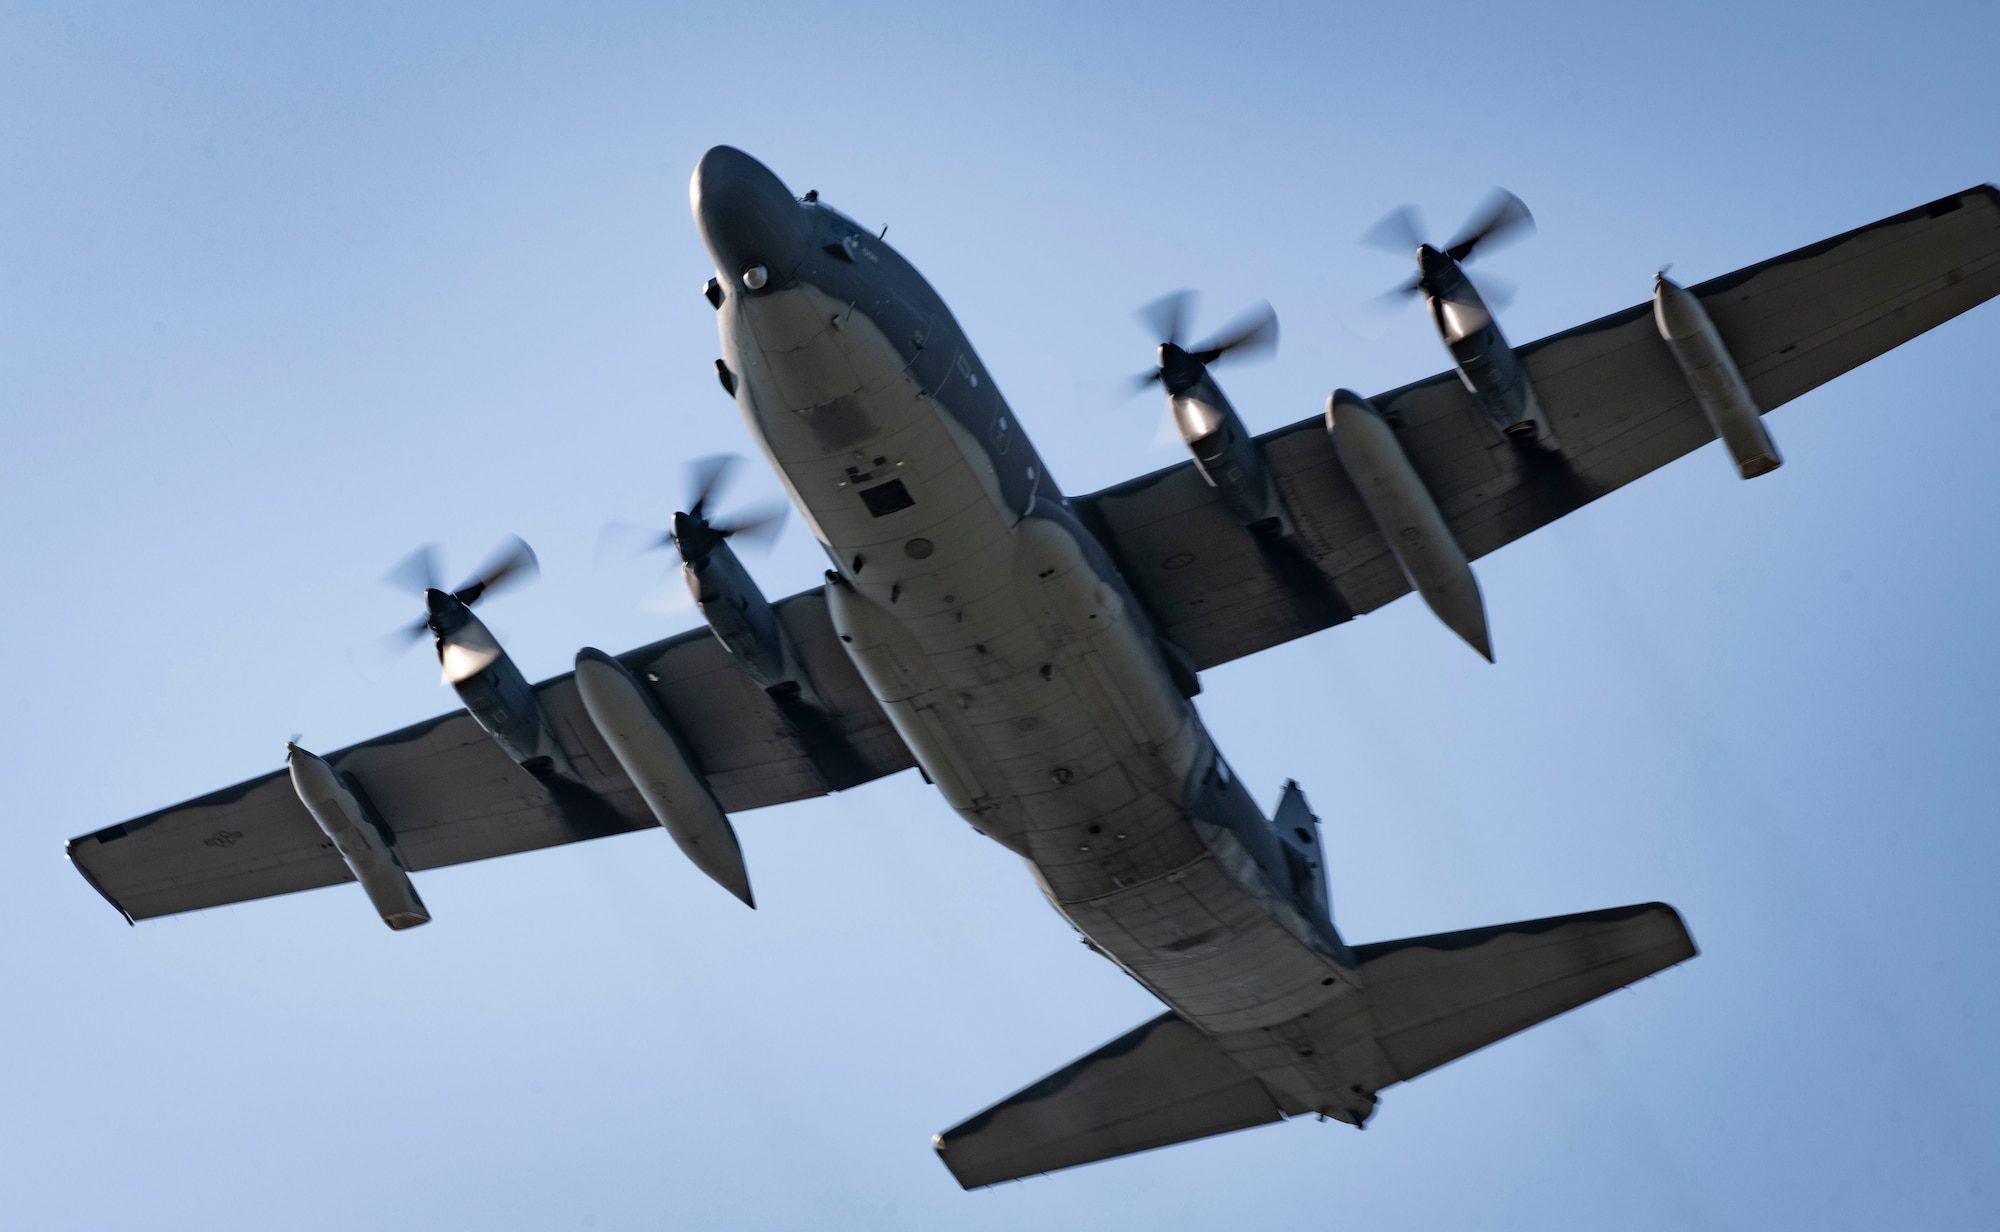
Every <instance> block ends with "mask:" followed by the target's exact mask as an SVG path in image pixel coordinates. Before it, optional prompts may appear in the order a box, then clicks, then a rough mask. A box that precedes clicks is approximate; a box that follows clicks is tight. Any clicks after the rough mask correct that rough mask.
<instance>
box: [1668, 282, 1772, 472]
mask: <svg viewBox="0 0 2000 1232" xmlns="http://www.w3.org/2000/svg"><path fill="white" fill-rule="evenodd" d="M1653 323H1654V324H1656V325H1658V326H1659V328H1660V337H1661V338H1662V339H1664V340H1665V341H1666V344H1667V349H1668V350H1669V351H1671V352H1673V356H1674V362H1675V363H1676V364H1678V365H1680V370H1681V375H1683V376H1685V377H1686V378H1687V383H1688V388H1689V389H1692V390H1693V391H1694V399H1695V401H1696V402H1699V403H1701V409H1702V413H1703V414H1705V415H1707V416H1708V425H1709V427H1711V428H1714V429H1715V434H1716V435H1717V436H1719V437H1721V438H1722V443H1723V445H1724V446H1725V447H1727V448H1728V450H1729V456H1730V457H1731V458H1734V459H1735V460H1736V473H1737V474H1739V475H1741V476H1742V477H1743V478H1745V479H1755V478H1756V477H1757V476H1759V475H1768V474H1770V473H1771V472H1772V471H1774V470H1777V469H1778V468H1779V467H1780V466H1782V465H1784V459H1783V458H1781V457H1779V456H1778V446H1777V444H1776V443H1775V442H1773V441H1772V440H1771V433H1770V432H1769V430H1767V429H1766V428H1765V427H1764V417H1763V415H1762V414H1761V413H1760V412H1759V411H1758V410H1757V400H1756V399H1755V398H1753V397H1751V396H1750V387H1749V386H1748V385H1746V384H1744V383H1743V374H1742V373H1741V372H1739V371H1737V368H1736V360H1735V358H1734V357H1733V356H1731V355H1730V353H1729V348H1728V347H1726V346H1724V345H1723V344H1722V335H1721V334H1719V333H1717V332H1716V330H1715V323H1714V322H1713V321H1711V320H1709V319H1708V311H1707V309H1705V308H1703V307H1702V306H1701V301H1700V300H1699V299H1697V298H1695V296H1694V295H1692V294H1690V293H1689V292H1688V291H1686V290H1684V289H1683V288H1681V287H1680V286H1677V285H1676V284H1674V283H1673V282H1671V281H1669V280H1668V278H1667V276H1666V275H1665V274H1657V275H1655V276H1654V278H1653Z"/></svg>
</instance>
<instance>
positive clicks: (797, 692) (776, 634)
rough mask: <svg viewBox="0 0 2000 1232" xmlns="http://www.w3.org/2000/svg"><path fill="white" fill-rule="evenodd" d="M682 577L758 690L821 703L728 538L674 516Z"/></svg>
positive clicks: (696, 521) (693, 520)
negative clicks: (755, 683)
mask: <svg viewBox="0 0 2000 1232" xmlns="http://www.w3.org/2000/svg"><path fill="white" fill-rule="evenodd" d="M674 543H675V545H676V546H677V547H678V548H679V550H680V554H681V577H682V579H683V580H685V581H686V582H687V587H688V592H689V593H690V594H692V595H693V596H694V602H695V606H696V607H697V608H699V609H700V610H701V616H702V619H703V620H705V621H707V622H708V627H709V628H710V629H711V630H712V631H713V632H714V633H715V636H716V638H717V640H719V641H720V642H721V643H722V644H723V645H724V646H726V647H728V648H729V654H730V657H731V658H733V659H735V660H736V665H737V666H738V667H740V668H742V669H743V672H744V674H745V675H747V676H749V677H750V679H752V680H754V681H756V682H757V685H758V687H760V688H762V689H763V690H764V691H765V692H767V693H771V694H773V695H774V696H777V695H784V694H790V695H794V696H798V697H801V698H803V699H805V700H806V701H809V702H814V703H817V702H818V694H817V693H815V692H814V690H813V686H812V679H811V677H809V676H807V674H806V669H805V665H804V664H802V663H800V662H799V656H798V651H797V650H796V649H795V648H794V647H793V645H792V639H791V636H790V635H789V634H787V633H786V632H785V626H784V623H783V622H782V621H780V620H779V619H778V613H777V610H776V609H774V608H773V607H772V606H771V602H770V600H768V599H766V598H765V597H764V592H763V591H762V590H761V589H759V588H758V586H757V583H756V582H755V581H754V580H753V579H752V578H751V577H750V572H749V570H747V569H745V568H744V567H743V562H742V561H740V560H738V559H737V558H736V552H735V549H733V548H731V547H730V546H729V541H728V539H727V537H726V536H725V535H724V534H722V533H720V532H717V531H715V530H714V529H712V528H710V527H709V525H708V524H707V523H706V522H703V521H701V520H699V519H698V518H693V517H690V516H688V515H687V514H682V513H677V514H675V515H674Z"/></svg>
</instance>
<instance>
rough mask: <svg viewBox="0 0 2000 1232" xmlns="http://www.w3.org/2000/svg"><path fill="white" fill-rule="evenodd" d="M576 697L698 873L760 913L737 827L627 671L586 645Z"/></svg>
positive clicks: (676, 735) (579, 662) (578, 657)
mask: <svg viewBox="0 0 2000 1232" xmlns="http://www.w3.org/2000/svg"><path fill="white" fill-rule="evenodd" d="M576 691H577V694H578V695H579V696H580V697H582V699H583V708H584V710H586V711H587V712H589V714H590V721H591V722H592V723H593V724H595V725H596V727H597V732H598V734H599V735H601V736H603V737H604V743H605V744H607V745H609V746H610V748H611V754H612V756H614V757H616V758H617V759H618V765H619V766H620V767H621V768H622V769H623V770H624V771H625V775H626V777H627V778H629V779H631V780H632V785H633V786H634V787H637V788H638V789H639V795H640V796H641V797H642V798H643V799H644V800H645V801H646V807H647V808H648V809H649V810H651V811H652V814H653V817H654V819H655V820H657V821H658V822H659V823H660V826H661V828H663V829H665V830H666V832H667V833H668V834H671V835H672V836H673V839H674V842H675V843H676V844H677V845H678V846H679V847H680V849H681V851H682V852H683V853H684V854H685V855H686V856H687V858H688V859H690V860H692V861H694V865H695V867H696V868H699V869H700V870H701V871H702V872H704V873H707V874H708V875H709V876H710V877H711V878H713V879H714V880H715V882H716V883H717V884H718V885H720V886H721V887H722V888H723V889H725V890H728V891H729V892H730V893H731V894H734V895H735V896H736V897H738V898H740V899H742V900H743V901H744V903H745V904H746V905H748V906H751V907H755V906H756V905H757V903H756V900H755V898H754V897H752V895H751V893H750V874H749V871H748V870H747V869H746V868H745V867H744V864H743V847H742V844H740V843H739V842H737V840H736V830H735V827H733V826H731V825H730V824H729V817H728V816H727V815H726V814H725V813H723V811H722V806H721V805H720V804H718V803H717V802H716V799H715V793H714V792H712V791H710V790H709V786H708V780H707V779H706V778H704V777H702V774H701V771H699V770H697V769H695V766H694V761H693V759H692V758H690V757H689V756H688V752H687V746H686V745H685V744H684V743H683V742H682V740H681V737H680V733H679V732H677V731H675V730H674V727H673V724H672V723H671V722H670V721H668V719H667V717H666V716H665V715H663V714H661V713H660V711H659V708H658V707H657V706H655V705H654V704H653V699H652V697H651V696H650V695H649V694H648V693H647V692H646V689H645V686H644V685H642V684H640V683H639V681H638V680H637V679H636V678H635V677H634V676H633V675H632V673H631V672H629V671H627V670H626V668H625V665H624V664H622V663H620V662H619V661H618V660H616V659H614V658H612V657H611V656H610V655H608V654H605V653H604V652H603V651H601V650H597V649H594V648H592V647H589V646H586V647H584V648H583V649H582V650H579V651H577V652H576Z"/></svg>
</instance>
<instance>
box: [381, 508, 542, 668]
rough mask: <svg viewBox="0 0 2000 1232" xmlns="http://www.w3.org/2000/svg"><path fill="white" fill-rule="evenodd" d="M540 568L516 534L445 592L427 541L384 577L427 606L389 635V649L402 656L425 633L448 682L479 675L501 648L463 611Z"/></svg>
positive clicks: (434, 550) (433, 548) (433, 551)
mask: <svg viewBox="0 0 2000 1232" xmlns="http://www.w3.org/2000/svg"><path fill="white" fill-rule="evenodd" d="M540 571H541V565H540V562H538V561H537V560H536V559H535V551H534V549H533V548H531V547H529V546H528V545H527V544H526V543H525V542H523V541H522V540H521V539H520V538H519V537H518V536H515V537H513V538H511V539H509V540H508V541H507V542H505V543H502V544H501V545H500V547H499V548H498V549H497V550H495V551H494V553H493V555H492V556H491V557H489V558H488V559H487V561H486V564H485V565H483V566H481V568H480V569H479V571H478V572H477V573H475V574H473V575H472V577H471V578H470V579H468V580H467V581H466V582H464V583H463V584H462V585H460V586H459V587H458V588H457V589H456V590H449V591H448V590H445V589H444V587H443V585H442V584H441V583H440V582H439V581H438V577H439V576H440V575H439V573H438V559H437V546H436V545H435V544H429V543H427V544H425V545H424V546H423V547H420V548H418V549H417V550H416V551H414V552H412V553H411V554H410V555H409V557H408V558H407V559H405V560H404V561H403V563H402V564H400V565H397V566H396V567H395V568H394V569H391V570H390V571H389V572H388V574H387V575H386V576H384V577H383V579H382V580H383V581H385V582H387V583H389V584H390V585H391V586H394V587H396V588H397V589H399V590H407V591H410V592H412V593H413V594H416V595H417V596H418V597H420V598H421V599H423V601H424V608H425V614H424V615H423V616H421V617H419V618H418V619H417V620H416V621H415V622H413V623H411V624H408V625H405V626H403V627H402V628H400V629H398V630H396V631H395V632H394V633H392V634H390V635H389V637H388V639H387V641H388V643H389V646H388V649H389V650H391V651H393V652H394V653H396V654H401V653H403V652H405V651H407V650H409V648H410V647H411V646H413V645H415V644H416V643H417V642H418V641H419V640H420V639H421V638H422V637H423V635H424V634H425V633H429V634H431V635H432V636H433V637H435V638H436V639H437V647H438V659H439V661H441V662H442V663H443V664H444V669H445V680H446V682H447V683H449V684H457V683H458V682H459V681H461V680H465V679H467V678H469V677H471V676H475V675H478V674H479V673H480V672H482V671H484V670H485V669H486V667H487V665H488V664H490V663H492V662H493V660H495V659H497V658H499V657H500V647H499V646H498V645H497V644H495V643H494V641H493V639H492V636H491V634H489V633H487V631H486V628H485V626H484V625H483V624H481V623H480V622H479V621H478V620H476V619H472V618H471V614H470V613H469V612H466V611H465V609H466V608H469V607H471V606H472V605H473V604H475V603H477V602H479V600H480V599H482V598H484V597H485V596H486V595H489V594H491V593H493V592H494V591H495V590H498V589H500V588H501V587H503V586H507V585H511V584H518V583H520V582H525V581H529V580H532V579H533V578H534V577H535V575H536V574H537V573H539V572H540Z"/></svg>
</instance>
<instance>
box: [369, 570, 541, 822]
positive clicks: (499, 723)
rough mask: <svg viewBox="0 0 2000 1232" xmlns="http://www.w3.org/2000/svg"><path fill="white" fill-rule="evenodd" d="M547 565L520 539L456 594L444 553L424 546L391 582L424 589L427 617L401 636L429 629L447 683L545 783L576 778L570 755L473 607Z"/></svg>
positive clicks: (503, 745)
mask: <svg viewBox="0 0 2000 1232" xmlns="http://www.w3.org/2000/svg"><path fill="white" fill-rule="evenodd" d="M539 569H540V565H539V563H538V562H537V561H536V560H535V553H534V550H533V549H532V548H530V547H529V546H528V545H527V544H526V543H523V542H522V541H521V540H520V539H518V538H516V539H514V540H512V541H511V542H509V543H504V544H502V545H501V546H500V550H499V551H497V552H496V553H494V555H493V557H492V558H491V559H490V560H488V561H487V563H486V566H485V567H484V568H482V569H481V570H480V571H479V572H478V573H476V574H474V575H473V576H472V578H471V580H469V581H467V582H466V583H465V584H464V585H462V586H460V587H458V588H457V589H456V590H446V589H444V588H443V587H442V586H440V585H439V584H438V581H437V577H438V570H437V553H436V550H435V549H433V548H432V547H430V546H428V545H427V546H425V547H421V548H418V549H417V551H416V552H415V553H413V554H412V555H411V556H410V558H409V559H408V560H405V561H404V562H403V563H402V564H401V565H398V566H397V567H396V568H395V569H394V570H392V571H391V572H390V573H389V576H388V577H387V578H385V579H384V580H385V581H387V582H389V583H391V584H392V585H398V586H403V587H406V588H408V589H411V590H415V591H417V592H419V593H420V594H421V595H422V596H423V600H424V615H423V616H422V617H421V618H420V619H418V620H417V621H416V622H415V623H414V624H411V625H408V626H406V627H405V628H403V629H402V630H399V631H398V633H397V634H396V636H397V637H398V638H400V639H404V640H405V641H409V642H413V641H415V640H417V639H418V638H421V637H422V636H423V635H424V634H425V633H426V632H428V633H429V634H430V635H431V637H432V639H433V640H434V641H435V643H436V645H437V656H438V666H439V667H440V668H441V669H442V671H443V677H444V680H443V682H444V683H445V684H448V685H450V686H451V687H452V690H453V691H454V692H456V693H457V694H458V697H459V700H460V701H462V702H464V703H465V709H466V711H467V712H468V713H470V714H471V715H472V717H473V720H474V721H475V722H477V723H478V724H479V726H480V727H481V728H483V729H484V730H485V731H486V734H487V735H489V736H491V737H493V740H494V743H496V744H498V745H499V746H500V747H501V748H502V749H504V750H506V752H507V756H509V757H511V758H513V759H514V761H515V763H516V764H517V765H519V766H520V767H521V768H522V769H524V770H526V771H528V772H529V773H531V774H533V775H535V776H536V777H538V778H545V777H547V776H548V775H550V774H558V775H561V776H562V777H564V778H566V779H569V780H571V781H572V782H574V781H576V778H577V775H576V771H575V770H574V769H573V768H572V767H571V766H570V763H569V755H568V754H566V753H564V752H563V747H562V745H561V744H559V743H558V742H557V741H556V738H555V732H554V730H553V729H552V728H551V727H550V725H549V721H548V717H547V716H546V715H545V714H543V713H542V707H541V703H540V702H538V701H537V700H536V699H535V690H534V688H533V687H532V686H531V685H529V683H528V679H527V677H525V676H523V675H522V674H521V669H520V668H518V667H516V666H515V665H514V660H513V659H511V658H509V657H508V655H507V652H506V651H505V650H502V649H501V648H500V643H499V641H498V639H496V638H495V637H494V636H493V631H492V630H490V629H488V628H487V627H486V622H485V621H483V620H481V619H479V617H477V616H475V615H474V614H473V612H472V605H473V604H475V603H477V602H479V600H480V599H481V598H483V597H485V596H486V595H489V594H491V593H493V591H494V590H496V589H498V588H499V587H501V586H503V585H507V584H510V583H516V582H522V581H526V580H528V579H530V578H532V577H534V576H535V574H536V573H537V572H538V571H539Z"/></svg>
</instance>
